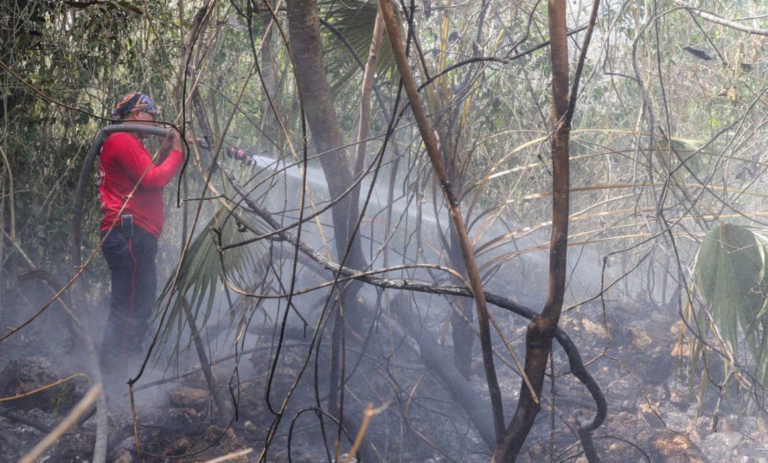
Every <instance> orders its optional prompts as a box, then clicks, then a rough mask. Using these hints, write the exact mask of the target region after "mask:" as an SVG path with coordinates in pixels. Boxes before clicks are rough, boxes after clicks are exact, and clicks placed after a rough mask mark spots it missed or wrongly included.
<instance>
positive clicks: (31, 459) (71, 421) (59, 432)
mask: <svg viewBox="0 0 768 463" xmlns="http://www.w3.org/2000/svg"><path fill="white" fill-rule="evenodd" d="M99 394H101V384H97V385H95V386H93V387H92V388H91V389H90V390H89V391H88V393H87V394H85V397H83V400H81V401H80V402H79V403H78V404H77V406H75V408H74V409H73V410H72V411H71V412H69V415H67V417H66V418H64V420H63V421H62V422H61V423H59V425H58V426H56V427H55V428H54V429H53V431H51V433H50V434H48V435H47V436H45V437H44V438H43V440H41V441H40V442H38V444H37V445H35V447H34V448H33V449H32V450H31V451H30V452H29V453H28V454H26V455H24V457H22V459H21V460H19V463H35V462H36V461H37V459H38V458H40V457H41V456H42V455H43V453H45V451H46V450H48V449H49V448H51V446H53V444H55V443H56V441H57V440H59V438H60V437H61V436H63V435H64V433H66V432H67V431H69V430H70V428H72V426H74V425H75V423H77V419H78V418H80V417H81V416H82V415H83V414H85V412H87V411H88V409H89V408H90V407H91V405H92V404H93V403H94V402H95V401H96V398H97V397H99Z"/></svg>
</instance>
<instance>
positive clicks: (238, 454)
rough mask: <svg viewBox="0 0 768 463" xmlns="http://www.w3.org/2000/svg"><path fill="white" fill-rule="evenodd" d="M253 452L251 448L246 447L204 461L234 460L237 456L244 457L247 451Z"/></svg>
mask: <svg viewBox="0 0 768 463" xmlns="http://www.w3.org/2000/svg"><path fill="white" fill-rule="evenodd" d="M251 452H253V448H248V449H245V450H240V451H239V452H234V453H230V454H228V455H224V456H221V457H218V458H214V459H213V460H208V461H206V462H205V463H222V462H224V461H229V460H234V459H235V458H237V457H244V456H246V455H248V454H249V453H251Z"/></svg>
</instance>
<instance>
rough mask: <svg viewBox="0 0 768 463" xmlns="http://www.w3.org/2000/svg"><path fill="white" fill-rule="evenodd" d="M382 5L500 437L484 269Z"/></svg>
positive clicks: (388, 8) (387, 7)
mask: <svg viewBox="0 0 768 463" xmlns="http://www.w3.org/2000/svg"><path fill="white" fill-rule="evenodd" d="M379 8H380V10H381V12H382V16H383V17H384V24H385V25H386V27H387V35H388V36H389V42H390V43H391V44H392V50H393V51H394V55H395V61H396V62H397V69H398V71H399V72H400V77H401V79H402V80H403V86H404V87H405V91H406V93H407V94H408V101H409V102H410V103H411V109H412V111H413V115H414V118H415V119H416V123H417V125H418V127H419V132H420V133H421V138H422V139H423V140H424V145H425V146H426V148H427V152H428V153H429V159H430V162H431V163H432V167H433V169H434V171H435V174H436V176H437V179H438V181H439V182H440V188H441V189H442V192H443V196H444V197H445V202H446V206H447V207H448V211H449V215H450V217H451V222H452V224H453V227H454V230H455V231H456V235H457V236H458V238H459V243H460V245H461V252H462V256H463V258H464V265H465V268H466V272H467V276H468V277H469V283H470V287H471V290H472V294H473V296H474V298H475V303H476V306H477V320H478V323H479V330H480V344H481V345H482V348H483V366H484V367H485V374H486V378H487V380H488V391H489V393H490V397H491V409H492V412H493V424H494V429H495V431H496V437H497V438H499V437H501V435H502V434H503V432H504V409H503V406H502V402H501V389H500V388H499V381H498V379H497V377H496V366H495V365H494V361H493V345H492V344H491V328H490V322H489V320H488V306H487V304H486V301H485V293H484V291H483V284H482V282H481V281H480V272H479V271H478V268H477V262H475V256H474V252H473V249H472V243H471V242H470V240H469V236H468V235H467V228H466V226H465V225H464V217H463V216H462V213H461V206H460V204H459V203H458V200H457V198H456V196H455V194H454V192H453V188H452V186H451V182H450V179H449V177H448V172H447V170H446V168H445V163H444V162H443V158H442V156H441V155H440V151H439V150H438V147H437V140H436V139H435V134H434V132H433V131H432V128H431V127H430V125H429V122H428V121H427V116H426V114H425V113H424V107H423V106H422V104H421V100H420V99H419V94H418V91H417V90H416V83H415V81H414V79H413V74H411V69H410V67H409V65H408V58H407V57H406V55H405V47H404V46H403V42H402V39H401V35H400V29H399V27H398V24H397V20H395V14H394V11H393V9H392V2H391V1H390V0H379ZM566 191H567V190H566Z"/></svg>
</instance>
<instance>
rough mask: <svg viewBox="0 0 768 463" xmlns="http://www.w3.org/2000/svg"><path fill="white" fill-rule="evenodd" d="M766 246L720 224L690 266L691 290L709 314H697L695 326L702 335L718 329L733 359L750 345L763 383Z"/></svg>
mask: <svg viewBox="0 0 768 463" xmlns="http://www.w3.org/2000/svg"><path fill="white" fill-rule="evenodd" d="M765 246H766V243H765V242H764V240H762V239H761V238H760V237H758V235H756V234H754V233H753V232H751V231H750V230H748V229H746V228H744V227H742V226H739V225H734V224H723V225H719V226H718V227H716V228H715V229H713V230H712V231H710V232H709V233H708V234H707V235H706V237H705V238H704V241H703V242H702V244H701V247H700V249H699V252H698V256H697V259H696V265H695V267H694V278H695V282H696V288H695V289H696V291H697V293H698V294H700V295H701V298H702V299H703V300H704V302H705V307H704V308H702V309H701V310H702V311H704V310H708V311H709V314H710V315H711V316H710V317H706V316H705V315H706V314H705V313H704V312H700V313H699V317H698V322H699V326H700V327H702V330H706V331H708V327H711V326H712V325H713V326H714V327H715V328H717V330H716V332H718V333H719V336H720V339H721V340H722V341H724V342H725V343H728V344H730V346H731V348H732V349H733V352H734V357H735V358H736V359H738V347H739V345H740V344H746V345H747V346H749V349H750V350H751V353H752V356H753V358H754V360H755V363H756V367H757V371H756V373H757V376H758V378H760V379H761V380H762V379H764V378H765V374H766V370H767V369H766V366H765V365H764V363H765V362H764V361H763V359H764V358H765V356H766V355H767V353H766V345H765V342H764V341H765V339H764V338H765V328H766V321H767V319H766V317H765V316H764V315H765V309H764V308H765V302H766V298H765V295H766V293H767V291H768V279H767V278H766V260H765V257H766V255H765V251H766V248H765ZM710 323H711V324H712V325H710ZM739 328H741V330H739ZM706 331H705V332H706ZM713 331H714V330H713Z"/></svg>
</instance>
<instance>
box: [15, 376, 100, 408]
mask: <svg viewBox="0 0 768 463" xmlns="http://www.w3.org/2000/svg"><path fill="white" fill-rule="evenodd" d="M75 378H85V380H86V381H88V377H87V376H86V375H84V374H83V373H77V374H74V375H72V376H68V377H66V378H64V379H60V380H58V381H56V382H54V383H51V384H47V385H45V386H43V387H39V388H37V389H35V390H32V391H29V392H22V393H21V394H16V395H14V396H11V397H0V403H3V402H10V401H12V400H18V399H23V398H25V397H29V396H33V395H35V394H37V393H38V392H43V391H45V390H47V389H50V388H52V387H56V386H58V385H60V384H64V383H66V382H67V381H69V380H70V379H75Z"/></svg>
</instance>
